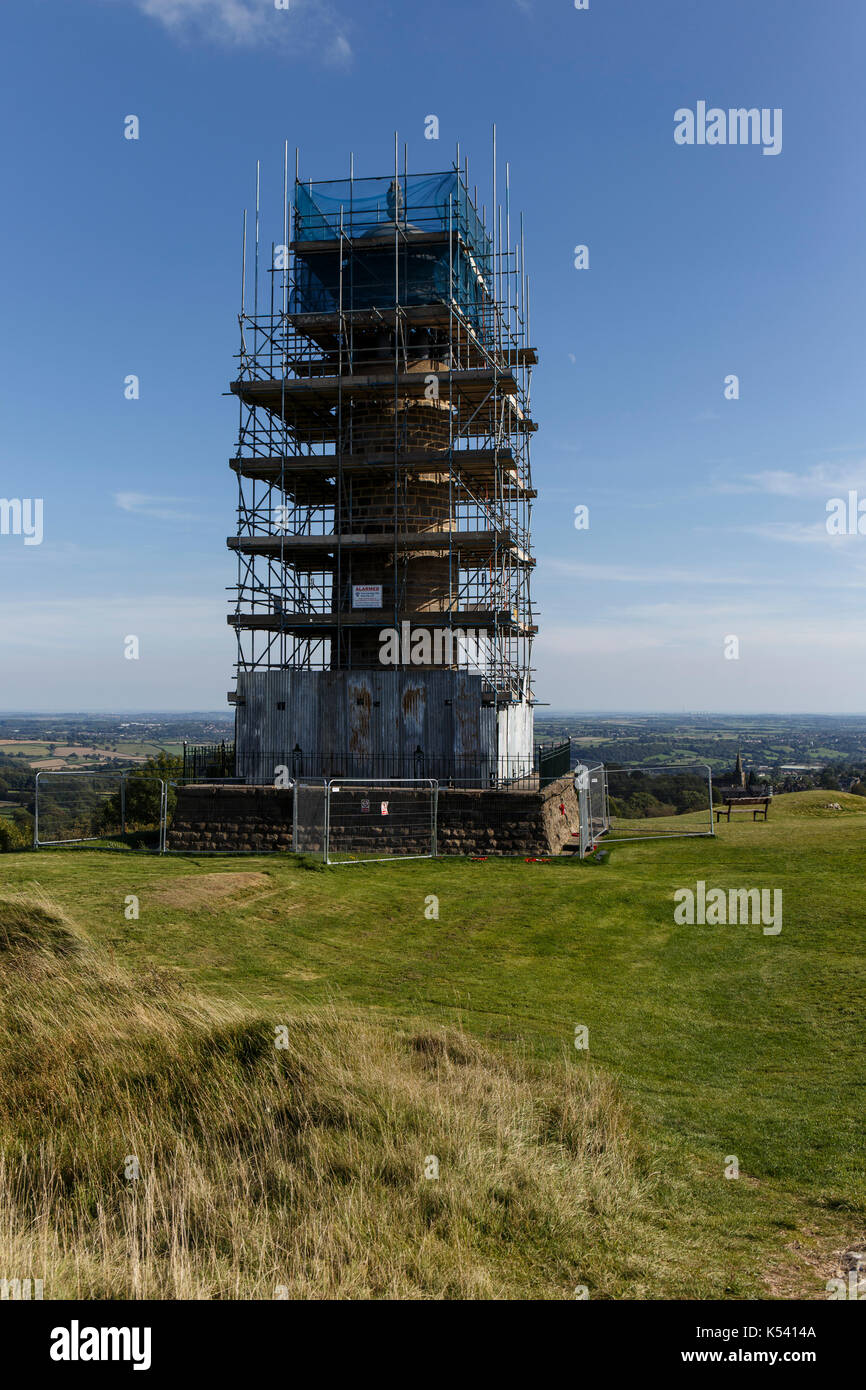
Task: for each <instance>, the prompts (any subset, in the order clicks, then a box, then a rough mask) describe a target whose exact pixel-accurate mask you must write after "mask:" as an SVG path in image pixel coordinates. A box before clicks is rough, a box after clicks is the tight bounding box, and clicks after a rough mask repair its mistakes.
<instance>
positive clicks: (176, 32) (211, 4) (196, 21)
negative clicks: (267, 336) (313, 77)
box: [115, 0, 352, 66]
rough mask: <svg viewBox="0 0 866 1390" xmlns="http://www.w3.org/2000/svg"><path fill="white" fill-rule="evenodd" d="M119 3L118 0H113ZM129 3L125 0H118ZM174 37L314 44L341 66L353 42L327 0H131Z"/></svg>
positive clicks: (249, 44)
mask: <svg viewBox="0 0 866 1390" xmlns="http://www.w3.org/2000/svg"><path fill="white" fill-rule="evenodd" d="M115 2H116V3H119V0H115ZM123 2H124V3H128V0H123ZM132 3H133V6H134V7H135V9H137V10H138V11H139V12H140V13H141V14H143V15H145V16H146V17H147V18H148V19H152V20H155V21H156V23H157V24H160V25H161V26H162V28H163V29H165V30H166V32H167V33H169V34H170V35H171V36H172V37H173V38H176V39H180V40H185V41H188V42H204V43H211V44H216V45H218V46H220V47H227V48H265V47H267V48H271V49H280V50H284V51H286V52H289V51H293V52H298V51H300V50H302V49H303V50H306V51H308V50H309V49H310V48H315V49H316V50H318V51H319V53H320V54H321V55H322V57H323V58H324V61H325V62H326V63H328V64H331V65H334V66H346V65H347V64H348V63H349V62H351V60H352V47H351V44H350V42H349V40H348V38H347V37H346V34H345V32H344V30H345V27H346V26H345V24H344V23H342V22H341V21H340V20H339V19H338V18H337V16H336V15H335V14H334V13H333V11H332V8H331V6H330V4H329V3H328V2H327V0H288V4H287V5H285V6H283V7H279V8H278V6H277V5H276V4H275V0H132Z"/></svg>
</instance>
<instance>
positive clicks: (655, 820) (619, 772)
mask: <svg viewBox="0 0 866 1390" xmlns="http://www.w3.org/2000/svg"><path fill="white" fill-rule="evenodd" d="M606 779H607V797H608V807H609V833H608V837H607V839H608V842H609V843H612V844H613V843H618V842H623V841H632V840H658V839H668V838H670V837H673V836H677V837H681V836H692V835H714V834H715V827H714V824H713V774H712V769H711V768H710V767H709V766H707V764H705V763H691V764H683V763H671V764H667V765H660V766H657V767H636V766H631V767H622V768H612V767H608V768H607V769H606Z"/></svg>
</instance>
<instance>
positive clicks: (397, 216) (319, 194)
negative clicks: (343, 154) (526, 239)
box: [291, 171, 492, 332]
mask: <svg viewBox="0 0 866 1390" xmlns="http://www.w3.org/2000/svg"><path fill="white" fill-rule="evenodd" d="M397 224H399V226H400V229H401V232H405V233H407V235H406V236H402V235H401V236H400V237H399V238H397V241H396V244H397V252H398V254H397V258H396V261H397V265H396V276H395V255H394V247H393V246H392V245H387V246H384V247H378V246H374V245H371V246H370V248H369V250H366V251H365V250H364V247H363V239H364V238H365V237H375V236H382V235H385V236H387V235H388V233H389V232H393V231H395V227H396V225H397ZM449 227H450V228H451V230H452V231H454V232H456V233H458V234H459V240H456V241H455V242H454V244H453V249H452V250H451V251H450V252H449V246H448V242H447V241H446V242H439V243H436V244H426V245H425V244H421V245H417V244H413V241H412V235H411V234H412V233H413V232H437V231H439V232H441V231H444V232H447V231H448V229H449ZM341 229H342V231H343V233H344V234H345V235H346V236H347V237H350V238H352V252H351V254H350V253H349V252H348V251H345V252H341V251H340V249H335V251H334V254H333V255H332V256H331V255H323V254H321V253H317V254H315V255H312V256H310V257H309V259H307V258H306V257H304V255H303V253H302V252H301V253H298V255H297V256H296V260H295V283H294V288H293V292H292V306H291V308H292V312H293V313H297V314H301V313H332V312H334V311H335V310H336V309H337V307H338V304H339V298H340V280H341V278H342V302H343V308H344V310H346V311H347V312H348V311H352V310H361V309H370V308H388V307H390V306H392V305H393V304H394V303H395V300H396V302H397V303H399V304H403V305H408V306H412V305H420V304H438V303H443V302H445V303H447V302H448V299H449V296H450V297H453V300H454V302H455V303H456V305H457V307H458V308H459V309H460V310H461V311H462V312H463V313H464V314H465V315H466V316H467V317H468V318H469V319H470V320H471V321H472V322H473V323H474V324H475V325H476V326H477V327H478V328H479V330H480V331H482V332H483V331H484V318H485V313H487V314H488V315H489V301H490V289H489V283H490V277H491V270H492V246H491V242H490V238H489V237H488V236H487V234H486V232H485V231H484V228H483V227H482V225H481V222H480V220H479V218H478V215H477V213H476V212H475V208H474V207H473V205H472V202H471V200H470V198H469V196H468V193H467V190H466V188H465V186H464V185H463V183H462V180H461V179H460V177H459V175H458V174H457V173H456V171H455V172H452V173H448V174H428V175H421V176H417V177H413V178H408V177H402V176H401V177H400V178H398V179H396V180H395V179H394V178H390V179H389V178H379V179H354V180H349V179H345V180H343V181H337V182H331V183H326V184H315V183H308V184H303V183H298V184H296V186H295V239H296V241H300V242H303V241H327V240H332V239H335V238H336V237H338V236H339V234H340V231H341ZM449 268H450V271H451V284H450V287H449Z"/></svg>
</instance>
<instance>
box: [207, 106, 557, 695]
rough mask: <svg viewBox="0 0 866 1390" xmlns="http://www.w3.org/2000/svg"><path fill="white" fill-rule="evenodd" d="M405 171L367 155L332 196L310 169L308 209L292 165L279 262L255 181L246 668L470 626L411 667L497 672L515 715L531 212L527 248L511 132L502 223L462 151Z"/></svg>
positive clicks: (241, 640) (243, 552)
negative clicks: (404, 634)
mask: <svg viewBox="0 0 866 1390" xmlns="http://www.w3.org/2000/svg"><path fill="white" fill-rule="evenodd" d="M406 166H407V159H406V154H405V149H404V157H403V167H402V170H401V169H399V168H398V155H397V144H396V141H395V155H394V169H393V171H392V172H391V173H389V174H387V175H384V176H382V177H379V178H356V177H355V174H354V161H352V164H351V166H350V176H349V178H348V179H344V180H336V181H328V182H313V181H312V180H301V179H300V178H299V175H298V161H297V155H296V168H295V180H294V190H293V196H292V198H291V207H290V200H289V196H288V194H289V188H288V151H286V167H285V171H284V181H283V240H282V242H280V243H277V242H273V241H272V242H270V243H269V244H268V245H269V248H270V256H269V258H266V250H267V248H266V247H265V248H263V244H262V240H261V234H260V207H261V199H260V180H259V175H258V172H257V179H256V211H255V232H254V246H253V250H252V255H251V256H249V257H248V251H247V242H248V235H247V222H246V214H245V216H244V235H243V255H242V261H243V268H242V302H241V312H240V316H239V324H240V353H239V369H238V373H237V378H236V380H234V381H233V382H232V383H231V390H232V392H233V393H234V394H235V396H236V397H237V399H238V405H239V434H238V446H237V452H236V454H235V456H234V457H233V458H232V460H231V467H232V469H233V470H234V472H235V473H236V475H237V480H238V511H237V529H236V534H235V535H234V536H231V537H229V540H228V545H229V547H230V548H231V549H232V550H233V551H234V552H235V553H236V555H237V566H238V568H237V584H236V586H235V589H234V604H233V611H232V612H231V613H230V615H229V619H228V621H229V623H230V624H231V625H232V626H233V627H234V629H235V631H236V634H237V643H238V652H237V663H236V670H237V672H238V673H240V672H246V671H258V670H273V669H286V668H289V669H297V670H311V671H315V670H318V671H326V670H338V669H344V670H345V669H348V670H370V669H374V668H375V669H381V664H380V654H379V653H380V645H379V644H380V640H381V632H382V630H383V629H384V628H386V627H391V628H392V629H393V630H396V631H401V630H405V631H408V632H409V634H410V640H411V635H412V634H414V633H415V631H416V630H417V629H423V630H425V631H430V630H432V631H433V632H434V634H435V633H437V632H439V633H440V635H441V630H442V629H446V630H451V631H452V633H453V632H454V631H455V630H457V631H461V632H466V631H469V632H470V633H473V634H476V637H475V639H474V641H472V642H469V643H468V644H467V642H466V641H461V640H457V641H453V642H452V640H450V639H449V640H448V641H447V642H445V641H442V642H438V643H436V644H435V646H436V652H437V656H438V660H436V659H435V658H433V657H426V656H425V655H424V651H423V649H419V648H415V649H414V650H421V652H422V654H421V657H420V659H419V660H418V661H416V660H415V658H414V657H413V663H414V664H421V665H430V664H433V662H434V660H436V664H438V665H442V664H444V665H445V666H446V667H451V668H452V669H461V668H464V669H467V670H471V671H474V672H476V673H478V672H480V674H481V675H482V676H483V688H484V692H485V698H486V699H488V700H489V701H490V703H493V704H495V705H496V706H497V708H502V707H505V706H508V705H511V704H517V703H531V702H532V698H533V697H532V691H531V676H532V667H531V648H532V638H533V636H534V634H535V632H536V630H537V629H536V626H535V620H534V614H533V608H532V601H531V596H530V578H531V573H532V569H533V566H534V564H535V561H534V558H533V556H532V552H531V545H530V522H531V506H532V499H533V498H534V497H535V492H534V490H533V488H532V480H531V470H530V458H529V445H530V438H531V435H532V434H533V432H534V431H535V429H536V426H535V424H534V423H533V421H532V419H531V413H530V381H531V369H532V366H533V364H534V363H535V361H536V354H535V351H534V350H533V349H532V348H531V347H530V346H529V345H528V344H529V341H530V339H529V280H528V276H527V274H526V269H525V256H524V234H523V223H522V217H521V219H520V223H519V229H518V230H517V235H516V236H515V238H514V244H512V227H511V211H510V172H509V170H508V167H507V166H506V176H505V206H504V210H503V208H502V206H500V205H499V204H498V203H497V200H496V155H495V133H494V157H493V200H492V208H493V212H492V215H491V223H492V225H491V227H490V228H489V229H488V226H487V214H486V210H482V212H481V214H480V215H479V212H478V209H477V201H478V200H477V192H476V193H475V194H474V195H470V192H469V176H468V161H467V162H466V164H465V165H464V167H463V168H461V167H460V156H459V149H458V153H457V159H456V161H455V164H454V166H453V167H452V168H451V169H450V170H448V171H446V172H443V173H434V174H426V175H423V176H411V177H410V175H409V173H408V169H407V167H406ZM290 232H291V236H290ZM248 260H251V261H252V265H251V266H250V265H248ZM262 268H263V269H264V271H265V274H264V275H262V274H261V273H260V271H261V269H262ZM250 272H251V277H252V293H251V294H250V292H249V290H250V287H249V285H248V280H249V278H250ZM260 282H261V283H260ZM371 600H372V602H373V604H378V605H380V606H375V607H368V606H365V605H366V604H368V603H369V602H370V601H371ZM406 624H408V625H409V627H408V629H406V628H405V625H406ZM401 625H403V626H402V627H401ZM443 653H444V656H443ZM406 654H407V653H406V648H405V647H404V648H403V649H402V651H401V661H400V663H399V664H403V658H405V657H406Z"/></svg>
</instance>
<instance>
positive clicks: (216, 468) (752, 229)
mask: <svg viewBox="0 0 866 1390" xmlns="http://www.w3.org/2000/svg"><path fill="white" fill-rule="evenodd" d="M2 19H3V37H4V50H5V53H6V64H5V65H4V66H5V78H4V83H3V85H2V90H0V110H2V120H3V128H4V130H5V131H6V135H7V157H6V160H5V169H4V182H5V192H6V195H7V196H6V200H5V201H6V215H5V217H4V220H3V224H2V231H0V237H2V242H3V247H2V250H3V267H4V272H5V273H4V276H3V307H4V310H5V313H4V318H5V324H6V331H5V332H4V334H3V336H2V342H0V357H2V362H0V391H2V396H3V422H4V423H3V432H2V456H0V457H2V471H0V495H2V496H4V497H9V498H11V497H21V498H33V497H41V498H43V499H44V539H43V542H42V544H41V545H38V546H37V545H33V546H25V545H24V543H23V538H22V537H21V536H13V535H0V586H2V595H3V603H2V608H0V708H5V709H11V708H17V709H22V708H31V709H43V710H50V709H59V708H62V709H75V708H90V709H93V708H102V709H106V708H118V707H124V708H138V709H143V708H160V709H183V708H197V709H201V708H221V707H223V706H224V702H225V693H226V691H227V690H229V689H230V688H231V685H232V681H231V666H232V661H233V659H234V643H233V638H232V636H231V634H230V631H229V629H228V627H227V625H226V622H225V614H226V611H227V594H226V587H227V586H229V585H231V583H232V582H233V579H234V567H233V563H232V560H231V558H230V557H229V555H228V552H227V551H226V549H225V537H226V536H227V535H228V534H229V533H230V532H231V531H232V530H233V508H234V503H235V486H234V482H233V476H232V474H231V473H230V471H229V468H228V466H227V461H228V458H229V456H230V455H231V453H232V452H233V444H234V435H235V430H236V424H237V416H236V408H235V407H234V406H233V403H232V401H231V400H229V399H227V398H226V397H224V396H223V395H222V393H223V392H224V391H225V390H226V388H227V384H228V382H229V380H230V379H231V378H232V376H233V368H234V361H233V354H234V353H235V352H236V349H237V341H236V340H237V319H236V315H237V310H238V300H239V279H240V271H239V258H240V226H241V213H242V209H243V208H244V206H249V205H250V203H251V198H252V192H253V187H254V178H255V161H256V159H257V158H260V159H261V160H262V170H263V172H262V177H263V185H264V209H265V210H264V218H263V236H264V238H265V239H268V238H269V237H270V238H272V239H275V240H278V241H279V240H281V230H280V229H281V225H282V219H281V213H280V210H279V199H280V184H281V178H282V150H283V142H284V140H286V139H288V141H289V144H290V147H291V148H292V150H294V147H295V145H299V146H300V150H301V171H302V173H303V174H305V175H307V176H310V177H312V178H315V179H327V178H340V177H343V176H345V174H346V173H347V172H348V163H349V152H350V150H354V155H355V170H356V173H357V174H359V175H371V174H380V173H383V172H387V170H388V168H389V167H390V161H391V159H392V150H393V132H394V130H395V129H396V130H398V131H399V133H400V139H401V142H402V141H404V140H405V141H406V142H407V143H408V146H409V169H410V172H419V173H420V172H424V171H425V170H429V169H440V168H445V167H447V166H448V165H449V163H450V161H451V158H452V155H453V151H454V146H455V142H456V141H457V140H458V139H459V141H460V145H461V150H462V151H464V152H467V153H468V154H469V157H470V172H471V178H472V181H473V182H474V181H477V182H478V183H479V185H480V186H484V187H485V193H486V186H487V183H488V180H489V165H490V158H489V151H490V131H491V125H492V123H493V122H494V121H495V122H496V124H497V129H498V141H499V150H500V155H501V158H502V160H503V161H504V160H505V159H508V160H509V161H510V164H511V176H512V199H513V207H514V208H523V209H524V211H525V215H526V222H527V255H528V262H529V269H530V273H531V276H532V282H533V338H534V340H535V342H536V344H537V346H538V350H539V356H540V365H539V368H538V369H537V371H536V374H535V377H534V383H533V406H534V414H535V417H536V418H537V419H538V421H539V424H540V429H539V432H538V435H537V436H536V439H535V444H534V455H533V466H534V473H535V483H536V486H537V487H538V489H539V499H538V502H537V504H536V507H535V513H534V523H535V546H536V552H537V555H538V561H539V563H538V569H537V574H536V580H535V597H536V601H537V603H538V607H539V614H540V627H541V635H540V637H539V639H538V642H537V647H536V665H537V668H538V678H537V694H538V697H539V698H540V699H541V700H545V701H549V702H550V703H551V704H552V705H554V706H555V707H556V708H559V709H564V708H571V709H578V710H590V709H592V710H600V709H616V710H623V709H649V710H652V709H656V710H674V711H675V710H681V709H689V710H714V711H746V710H761V711H770V710H776V711H779V712H786V711H794V710H800V711H804V710H810V711H816V712H820V711H824V712H843V711H845V712H850V711H863V710H864V708H866V696H864V689H866V625H864V621H863V585H864V580H866V535H862V536H861V535H850V536H831V535H829V534H828V532H827V528H826V524H825V521H826V505H827V502H828V501H829V500H830V499H831V498H834V497H839V496H843V497H845V498H846V499H847V495H848V492H849V491H850V490H854V491H858V490H859V496H860V497H861V498H862V499H864V501H866V423H864V371H866V351H864V341H863V339H864V334H863V326H864V321H866V314H864V309H866V287H864V274H863V249H862V247H863V227H864V223H866V207H864V201H866V199H864V179H863V156H862V151H863V148H864V105H863V99H862V71H863V63H864V50H866V43H864V40H866V9H864V7H863V5H862V3H861V0H833V3H832V4H831V5H826V4H825V5H818V4H815V3H808V2H807V0H728V2H727V3H726V4H725V5H717V4H711V3H708V2H707V3H696V4H692V5H689V6H685V5H683V4H682V3H681V0H678V2H677V3H674V0H590V8H589V10H588V11H577V10H575V8H574V4H573V0H474V2H473V3H472V4H471V5H467V4H465V3H457V0H439V3H437V4H436V5H432V4H429V3H421V2H419V0H394V2H393V3H385V0H364V3H363V4H361V3H358V0H352V3H348V0H327V2H326V0H321V2H320V0H291V5H290V8H289V10H288V11H287V12H286V11H281V10H277V9H275V6H274V3H273V0H27V3H7V5H6V6H5V7H4V10H3V16H2ZM698 101H706V102H707V103H708V105H709V106H711V107H712V106H717V107H720V108H722V109H728V108H731V107H758V108H769V109H775V108H781V109H782V112H783V127H782V128H783V146H782V151H781V153H780V154H778V155H777V156H775V157H767V156H765V155H764V154H763V153H762V149H761V148H760V147H757V146H738V145H727V146H709V145H704V146H698V145H694V146H679V145H677V144H676V143H675V141H674V125H675V123H674V113H675V111H676V110H677V109H679V108H685V107H690V108H692V109H695V107H696V104H697V102H698ZM430 113H434V114H436V115H438V117H439V120H440V137H441V138H440V140H439V142H438V144H437V143H435V142H433V141H427V140H425V139H424V118H425V116H426V115H428V114H430ZM128 114H135V115H137V116H138V117H139V119H140V123H141V138H140V139H139V140H138V141H128V140H125V139H124V138H123V122H124V117H125V116H127V115H128ZM577 244H586V245H588V246H589V248H590V268H589V270H586V271H577V270H575V269H574V266H573V251H574V247H575V245H577ZM128 373H135V374H137V375H138V376H139V377H140V380H141V398H140V400H138V401H126V400H125V399H124V395H123V382H124V378H125V376H126V375H127V374H128ZM729 374H736V375H737V376H738V378H739V382H740V397H739V399H738V400H726V399H725V395H724V389H725V378H726V377H727V376H728V375H729ZM578 504H585V505H587V506H588V507H589V509H590V525H589V529H588V530H586V531H577V530H575V528H574V525H573V520H572V519H573V514H574V508H575V506H577V505H578ZM864 526H866V522H864ZM130 633H134V634H136V635H138V637H139V639H140V644H141V658H140V660H139V661H127V660H125V659H124V658H123V639H124V637H125V636H126V635H127V634H130ZM730 636H736V637H737V638H738V640H739V659H737V660H731V659H727V658H726V656H725V639H726V638H727V637H730ZM729 649H730V647H729Z"/></svg>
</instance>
